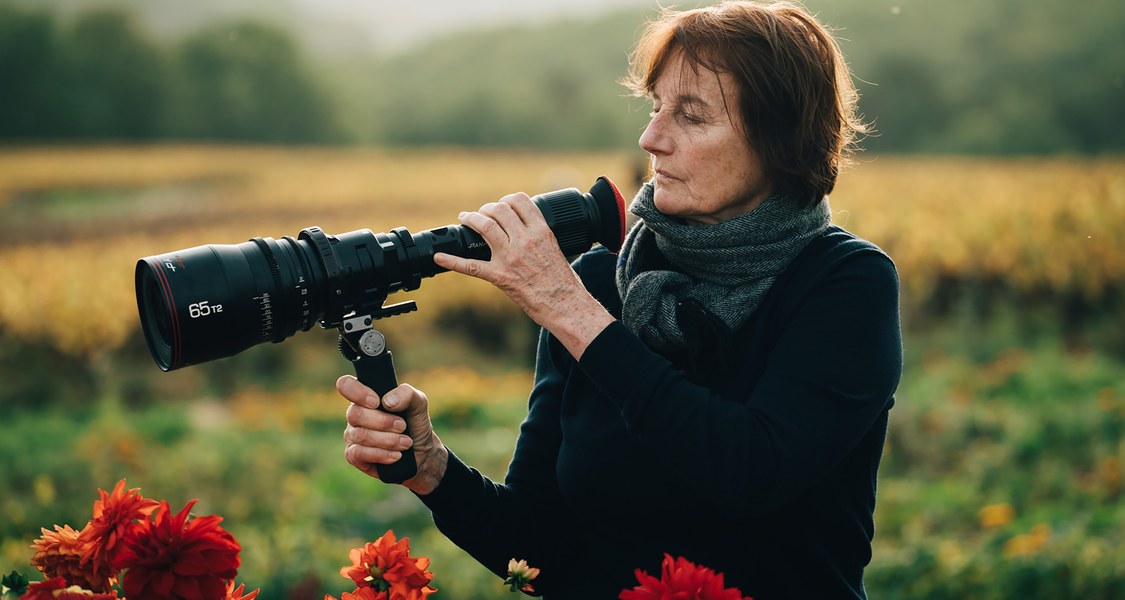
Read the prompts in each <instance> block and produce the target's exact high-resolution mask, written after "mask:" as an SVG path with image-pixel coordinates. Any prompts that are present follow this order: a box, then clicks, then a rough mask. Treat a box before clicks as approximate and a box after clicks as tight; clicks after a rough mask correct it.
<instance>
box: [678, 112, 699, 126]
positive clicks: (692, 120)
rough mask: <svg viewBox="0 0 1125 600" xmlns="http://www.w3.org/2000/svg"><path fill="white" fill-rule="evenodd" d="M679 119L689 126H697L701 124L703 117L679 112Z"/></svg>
mask: <svg viewBox="0 0 1125 600" xmlns="http://www.w3.org/2000/svg"><path fill="white" fill-rule="evenodd" d="M680 118H681V119H683V120H684V122H685V123H688V124H690V125H699V124H700V123H702V122H703V117H700V116H699V115H697V114H695V113H689V112H681V113H680Z"/></svg>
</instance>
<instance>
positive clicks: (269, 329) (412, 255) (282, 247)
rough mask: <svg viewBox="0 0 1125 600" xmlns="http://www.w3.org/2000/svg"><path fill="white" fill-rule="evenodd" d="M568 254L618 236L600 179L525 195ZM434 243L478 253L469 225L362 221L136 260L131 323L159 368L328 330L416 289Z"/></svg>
mask: <svg viewBox="0 0 1125 600" xmlns="http://www.w3.org/2000/svg"><path fill="white" fill-rule="evenodd" d="M532 200H533V201H534V202H535V204H536V206H538V207H539V210H540V212H542V213H543V216H544V218H545V219H546V221H547V224H548V225H549V226H550V228H551V231H552V232H553V233H554V234H555V237H556V239H557V240H558V242H559V247H560V248H561V249H562V251H563V253H564V254H566V255H567V256H574V255H577V254H581V253H582V252H585V251H587V250H589V249H590V247H591V246H593V244H594V243H600V244H601V245H603V246H605V247H607V248H609V249H610V250H612V251H613V252H616V251H617V250H618V249H619V248H620V247H621V242H622V240H623V238H624V235H625V205H624V200H623V199H622V197H621V194H620V192H618V191H617V188H616V187H614V185H613V183H612V182H610V181H609V180H608V179H606V178H605V177H601V178H599V179H598V180H597V182H596V183H595V184H594V186H593V187H592V188H591V189H590V191H589V192H587V193H582V192H580V191H578V190H577V189H575V188H569V189H565V190H558V191H554V192H548V193H545V194H540V195H538V196H535V197H534V198H532ZM437 252H445V253H447V254H453V255H457V256H463V257H467V258H480V259H487V258H488V257H489V256H490V251H489V249H488V245H487V244H486V243H485V242H484V240H483V239H482V238H481V237H480V235H478V234H477V233H476V232H475V231H472V230H471V229H469V228H467V227H462V226H460V225H446V226H444V227H437V228H434V229H430V230H426V231H422V232H419V233H415V234H411V233H410V232H409V231H408V230H407V229H406V228H403V227H399V228H395V229H392V230H391V231H390V232H389V233H372V232H371V230H369V229H361V230H357V231H351V232H348V233H343V234H340V235H328V234H326V233H324V232H323V231H321V230H320V228H318V227H309V228H306V229H303V230H301V232H300V234H299V235H298V236H297V238H295V239H294V238H292V237H289V236H285V237H283V238H282V239H280V240H275V239H273V238H253V239H251V240H250V241H248V242H243V243H241V244H233V245H231V244H209V245H206V246H196V247H194V248H188V249H186V250H179V251H176V252H170V253H167V254H161V255H157V256H148V257H145V258H142V259H140V260H139V261H137V268H136V293H137V308H138V310H139V311H140V318H141V326H142V328H143V329H144V334H145V339H146V340H147V342H148V347H149V350H150V351H151V352H152V357H153V358H154V359H155V360H156V363H157V364H158V365H159V366H160V368H161V369H163V370H165V371H170V370H173V369H179V368H180V367H184V366H188V365H193V364H197V363H201V362H205V361H209V360H214V359H216V358H223V357H227V356H232V355H234V354H237V353H239V352H241V351H243V350H245V349H247V348H249V347H250V346H254V345H256V344H261V343H263V342H275V343H276V342H281V341H283V340H285V339H286V338H288V337H289V336H291V335H293V334H294V333H296V332H297V331H308V330H309V329H310V328H311V327H312V326H313V324H314V323H320V325H321V326H323V327H326V328H328V327H336V326H338V325H340V324H341V322H342V321H343V319H344V318H345V317H346V316H347V315H349V314H352V313H353V312H355V311H357V310H363V309H369V308H371V307H372V306H374V307H376V308H377V307H379V306H381V305H382V302H383V301H384V300H385V299H386V297H387V295H388V294H390V293H393V292H396V291H410V290H414V289H417V288H418V286H419V285H420V284H421V280H422V278H424V277H432V276H434V275H436V274H438V273H441V272H443V271H444V269H441V268H440V267H438V266H437V265H435V264H434V262H433V256H434V254H435V253H437Z"/></svg>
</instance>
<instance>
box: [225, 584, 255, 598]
mask: <svg viewBox="0 0 1125 600" xmlns="http://www.w3.org/2000/svg"><path fill="white" fill-rule="evenodd" d="M245 590H246V584H239V586H238V587H237V588H236V587H234V580H233V579H232V580H231V582H230V583H228V584H227V595H226V596H225V598H224V600H254V599H255V598H257V597H258V592H260V591H261V589H260V588H259V589H256V590H254V591H252V592H250V593H249V594H247V593H246V591H245Z"/></svg>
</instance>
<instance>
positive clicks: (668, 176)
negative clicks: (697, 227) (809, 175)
mask: <svg viewBox="0 0 1125 600" xmlns="http://www.w3.org/2000/svg"><path fill="white" fill-rule="evenodd" d="M737 89H738V86H737V84H736V83H735V81H734V80H733V79H732V78H731V77H730V75H729V74H727V73H718V74H716V73H715V72H713V71H708V70H706V69H700V70H699V72H698V73H696V72H695V71H694V70H693V69H692V68H691V67H690V66H689V65H687V64H686V63H685V62H684V60H683V58H682V57H676V58H673V59H672V60H671V61H670V62H669V64H668V66H667V67H666V68H665V69H664V72H663V73H662V74H661V75H660V77H659V78H658V79H657V80H656V85H655V86H653V92H652V101H653V112H652V120H651V121H649V124H648V127H646V128H645V131H644V133H642V134H641V139H640V145H641V148H644V149H645V150H646V151H647V152H648V153H649V154H651V155H652V170H653V173H654V177H653V183H654V184H655V196H654V198H653V199H654V201H655V203H656V208H657V210H659V211H660V212H662V213H664V214H666V215H671V216H678V217H681V218H683V219H687V220H688V221H694V222H697V223H703V224H711V223H718V222H720V221H725V220H727V219H731V218H734V217H737V216H739V215H741V214H743V213H745V212H747V211H750V210H752V209H753V208H754V207H756V206H758V205H759V204H761V203H762V201H763V200H765V199H766V197H767V196H769V192H770V189H769V182H768V181H767V180H766V177H765V174H764V172H763V168H762V162H761V160H759V158H758V154H757V152H755V151H754V149H753V148H751V147H750V143H749V142H748V141H747V139H746V136H745V135H744V134H743V133H742V117H741V113H740V112H739V110H738V98H737V97H736V95H737ZM724 90H725V92H726V94H725V98H724V93H723V92H724Z"/></svg>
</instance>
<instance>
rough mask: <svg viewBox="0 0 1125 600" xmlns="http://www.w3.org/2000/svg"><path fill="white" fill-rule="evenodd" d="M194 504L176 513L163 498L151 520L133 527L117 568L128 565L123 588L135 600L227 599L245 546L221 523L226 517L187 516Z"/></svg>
mask: <svg viewBox="0 0 1125 600" xmlns="http://www.w3.org/2000/svg"><path fill="white" fill-rule="evenodd" d="M195 503H196V500H192V501H190V502H188V503H187V506H185V507H184V509H183V510H181V511H180V512H179V513H177V514H175V515H172V514H171V509H170V508H169V506H168V503H167V502H161V503H160V506H159V507H158V508H157V510H156V511H155V513H154V514H153V518H152V519H144V520H141V521H140V522H138V523H135V524H133V525H132V526H130V527H129V529H128V531H127V532H126V533H125V537H124V539H123V540H122V541H121V545H122V548H121V549H120V551H119V552H118V553H117V555H116V556H114V557H113V566H114V568H116V569H128V570H127V571H126V573H125V577H124V578H123V581H122V587H123V589H124V592H125V596H127V597H128V598H129V599H130V600H213V599H215V598H224V597H225V594H226V590H227V583H228V582H229V581H230V580H232V579H234V577H235V575H237V574H238V566H239V558H238V553H239V551H240V550H241V549H242V548H241V547H240V546H239V545H238V541H237V540H235V539H234V536H232V535H231V534H229V533H227V532H226V531H225V530H224V529H223V528H222V527H219V522H220V521H222V517H218V516H207V517H196V518H193V519H191V520H188V514H189V513H190V511H191V507H192V506H194V505H195Z"/></svg>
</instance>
